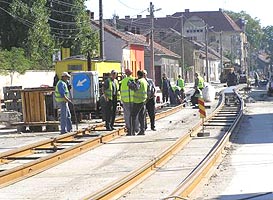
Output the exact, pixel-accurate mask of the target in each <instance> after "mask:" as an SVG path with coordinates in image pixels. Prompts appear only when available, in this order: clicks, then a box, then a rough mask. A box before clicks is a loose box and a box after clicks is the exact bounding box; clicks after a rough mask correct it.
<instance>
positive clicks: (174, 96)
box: [170, 85, 182, 105]
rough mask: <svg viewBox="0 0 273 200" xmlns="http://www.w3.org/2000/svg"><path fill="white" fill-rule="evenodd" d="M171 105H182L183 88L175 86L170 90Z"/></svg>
mask: <svg viewBox="0 0 273 200" xmlns="http://www.w3.org/2000/svg"><path fill="white" fill-rule="evenodd" d="M170 103H171V104H173V105H178V104H181V103H182V96H181V88H180V87H179V86H177V85H173V86H172V89H171V90H170Z"/></svg>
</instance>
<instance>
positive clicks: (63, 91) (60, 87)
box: [55, 72, 72, 134]
mask: <svg viewBox="0 0 273 200" xmlns="http://www.w3.org/2000/svg"><path fill="white" fill-rule="evenodd" d="M69 78H70V75H69V74H68V73H67V72H63V73H62V78H61V79H60V80H59V81H58V83H57V85H56V88H55V99H56V102H57V104H58V106H59V108H60V109H61V118H60V121H61V134H64V133H67V132H71V131H72V122H71V113H70V109H69V106H68V103H72V102H71V100H70V99H69V89H68V85H67V82H68V79H69Z"/></svg>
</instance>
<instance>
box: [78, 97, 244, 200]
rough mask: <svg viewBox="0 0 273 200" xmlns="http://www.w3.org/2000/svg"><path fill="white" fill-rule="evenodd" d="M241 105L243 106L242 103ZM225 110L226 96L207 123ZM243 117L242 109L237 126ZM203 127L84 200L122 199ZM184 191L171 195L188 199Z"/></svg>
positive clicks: (196, 127) (207, 167) (191, 186)
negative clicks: (122, 196)
mask: <svg viewBox="0 0 273 200" xmlns="http://www.w3.org/2000/svg"><path fill="white" fill-rule="evenodd" d="M240 105H242V102H241V104H240ZM224 109H226V107H224V96H223V97H222V101H221V103H220V104H219V106H218V107H217V109H216V110H215V111H214V112H213V113H211V114H210V115H209V116H208V117H207V118H206V120H205V123H209V121H210V120H211V121H213V118H214V117H215V116H216V115H217V114H219V113H221V111H222V110H223V111H224V112H222V114H223V113H227V114H228V110H226V111H225V110H224ZM237 110H238V109H237ZM232 112H233V113H234V111H231V112H230V113H232ZM237 113H238V112H237ZM219 115H220V114H219ZM241 115H242V109H240V113H239V115H238V116H237V117H236V119H234V120H235V123H236V124H237V121H238V120H239V119H240V117H241ZM216 118H217V117H216ZM227 118H228V117H227ZM201 125H202V122H201V121H199V122H198V123H197V124H196V125H195V126H194V127H193V128H192V129H191V130H189V132H188V134H186V135H184V136H183V137H181V138H179V139H178V140H177V142H176V143H175V144H173V145H171V146H170V147H168V148H167V149H166V150H165V151H164V152H162V153H160V154H159V155H158V156H155V157H154V159H153V160H151V161H149V162H147V163H145V164H144V165H143V166H141V167H140V168H138V169H136V170H134V171H133V172H131V173H130V174H128V175H126V176H124V177H121V178H120V179H119V180H116V181H114V182H112V183H111V184H109V185H108V186H106V187H104V188H102V189H101V190H99V191H96V192H93V193H92V194H90V195H87V196H85V197H84V198H83V199H92V200H97V199H116V198H117V197H120V196H121V195H123V194H125V193H126V192H128V191H129V190H130V189H132V188H134V187H135V186H136V185H137V183H139V182H140V181H141V180H143V179H146V178H147V177H149V176H150V175H151V174H152V173H154V172H155V171H156V170H157V169H158V168H160V167H161V166H163V165H164V164H165V163H166V162H168V160H170V159H171V158H172V157H173V156H174V155H175V154H176V153H177V152H178V151H181V150H182V149H183V148H184V146H185V145H186V144H187V143H188V142H190V140H191V138H192V137H195V136H196V135H197V133H198V132H199V131H200V130H201V129H202V127H201ZM227 132H228V133H230V132H231V130H230V128H229V130H228V131H227ZM228 138H229V134H228V135H227V136H225V137H224V141H226V140H227V139H228ZM218 143H221V144H222V143H224V142H222V139H221V140H219V142H218ZM218 143H217V144H218ZM215 147H217V145H215ZM210 152H214V151H213V150H211V151H210ZM221 152H222V149H221V150H219V151H217V156H215V157H214V156H212V158H213V159H212V160H213V161H214V162H211V163H210V164H209V165H207V166H206V168H205V169H206V170H208V169H210V167H211V166H212V165H213V163H215V161H216V160H215V158H216V157H219V155H220V154H221ZM208 155H211V154H210V153H209V154H208ZM204 160H206V159H204ZM201 163H203V162H201ZM200 165H201V164H200ZM202 166H203V164H202ZM197 168H198V167H197ZM142 173H143V174H142ZM200 173H201V174H204V173H207V171H202V172H200ZM189 176H190V175H189ZM196 180H197V182H199V181H200V180H201V178H199V179H196ZM183 183H184V182H183ZM194 183H195V181H194ZM132 184H134V185H132ZM189 187H190V188H191V189H192V188H195V187H196V185H195V184H193V185H190V186H189ZM184 190H186V191H189V188H186V189H182V191H183V193H182V195H181V194H176V193H177V191H180V189H176V190H175V192H173V194H171V195H170V197H174V196H176V197H177V198H176V199H181V198H182V199H183V198H185V196H186V197H187V195H188V194H187V195H185V192H184ZM191 191H192V190H191Z"/></svg>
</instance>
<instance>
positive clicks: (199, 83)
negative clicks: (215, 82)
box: [197, 76, 204, 89]
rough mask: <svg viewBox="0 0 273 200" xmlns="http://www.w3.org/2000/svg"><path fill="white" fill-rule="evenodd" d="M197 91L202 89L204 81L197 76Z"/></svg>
mask: <svg viewBox="0 0 273 200" xmlns="http://www.w3.org/2000/svg"><path fill="white" fill-rule="evenodd" d="M197 87H198V88H199V89H203V88H204V79H203V78H202V77H201V76H198V86H197Z"/></svg>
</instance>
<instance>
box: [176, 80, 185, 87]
mask: <svg viewBox="0 0 273 200" xmlns="http://www.w3.org/2000/svg"><path fill="white" fill-rule="evenodd" d="M176 85H177V86H179V87H180V88H181V89H184V87H185V82H184V80H183V79H182V78H179V79H177V83H176Z"/></svg>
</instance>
